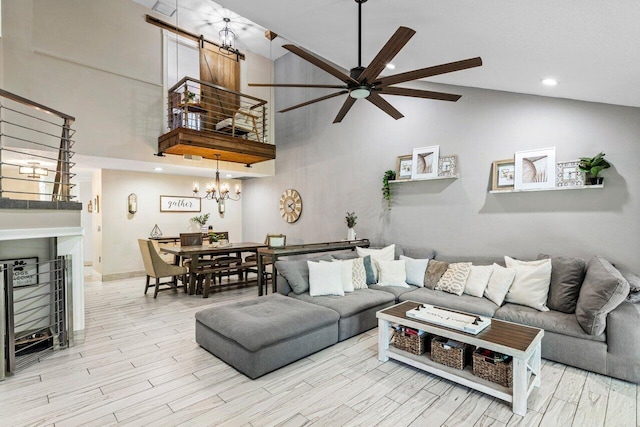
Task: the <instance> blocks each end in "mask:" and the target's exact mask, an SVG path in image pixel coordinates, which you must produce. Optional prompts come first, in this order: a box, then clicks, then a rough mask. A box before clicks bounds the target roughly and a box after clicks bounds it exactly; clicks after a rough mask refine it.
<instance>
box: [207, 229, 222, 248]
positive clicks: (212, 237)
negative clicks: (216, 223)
mask: <svg viewBox="0 0 640 427" xmlns="http://www.w3.org/2000/svg"><path fill="white" fill-rule="evenodd" d="M207 236H208V238H209V244H210V245H213V244H214V243H218V241H219V240H220V239H223V238H224V234H216V233H214V232H213V231H212V230H209V233H208V235H207Z"/></svg>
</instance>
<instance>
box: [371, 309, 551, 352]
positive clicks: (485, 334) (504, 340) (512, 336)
mask: <svg viewBox="0 0 640 427" xmlns="http://www.w3.org/2000/svg"><path fill="white" fill-rule="evenodd" d="M419 305H422V303H419V302H415V301H405V302H402V303H400V304H396V305H394V306H393V307H389V308H387V309H384V310H381V311H379V312H378V314H379V315H380V314H383V315H386V316H385V317H387V316H392V317H395V318H398V320H397V322H398V323H401V324H406V323H407V322H411V323H417V324H421V325H425V328H424V330H426V331H427V332H430V333H434V334H436V335H438V333H437V331H438V330H442V331H443V332H445V333H444V334H443V336H452V335H455V336H463V337H464V338H466V337H468V338H469V339H467V340H465V342H469V343H471V344H473V343H472V342H471V341H478V340H479V341H483V342H486V343H490V344H495V345H496V346H500V347H505V348H508V349H513V350H515V351H518V352H527V351H529V350H530V349H531V348H532V344H533V343H534V342H536V341H537V340H539V339H542V336H543V335H544V331H543V330H542V329H539V328H534V327H531V326H525V325H520V324H517V323H512V322H506V321H503V320H498V319H491V325H490V326H488V327H487V328H486V329H484V330H483V331H481V332H480V333H478V334H477V335H474V334H471V333H468V332H463V331H459V330H457V329H452V328H447V327H445V326H440V325H436V324H434V323H429V322H425V321H422V320H419V319H416V318H413V317H408V316H407V311H409V310H413V309H414V308H416V307H418V306H419ZM441 308H445V309H446V307H441ZM469 314H470V315H471V316H474V315H473V314H471V313H469ZM379 317H380V316H379ZM387 320H390V319H387ZM391 321H392V322H393V320H391ZM405 321H407V322H405ZM406 326H411V325H406ZM434 331H436V332H434Z"/></svg>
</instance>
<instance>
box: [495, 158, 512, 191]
mask: <svg viewBox="0 0 640 427" xmlns="http://www.w3.org/2000/svg"><path fill="white" fill-rule="evenodd" d="M515 181H516V166H515V161H514V160H513V159H504V160H496V161H495V162H493V169H492V177H491V190H493V191H507V190H513V185H514V183H515Z"/></svg>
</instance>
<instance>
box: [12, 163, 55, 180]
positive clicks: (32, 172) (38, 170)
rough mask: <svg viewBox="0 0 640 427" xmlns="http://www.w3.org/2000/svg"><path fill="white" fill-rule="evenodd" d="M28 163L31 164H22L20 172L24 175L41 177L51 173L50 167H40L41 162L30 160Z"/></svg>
mask: <svg viewBox="0 0 640 427" xmlns="http://www.w3.org/2000/svg"><path fill="white" fill-rule="evenodd" d="M27 165H29V166H20V169H19V172H20V174H22V175H27V177H28V178H37V179H40V178H41V177H43V176H47V175H49V169H47V168H43V167H40V163H39V162H28V163H27Z"/></svg>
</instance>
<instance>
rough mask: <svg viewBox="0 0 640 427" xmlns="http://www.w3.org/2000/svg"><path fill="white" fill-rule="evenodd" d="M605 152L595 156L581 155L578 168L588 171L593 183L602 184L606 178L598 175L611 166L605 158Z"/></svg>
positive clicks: (590, 180)
mask: <svg viewBox="0 0 640 427" xmlns="http://www.w3.org/2000/svg"><path fill="white" fill-rule="evenodd" d="M604 156H605V154H604V152H602V151H601V152H600V153H598V154H597V155H596V156H595V157H580V163H579V164H578V168H579V169H580V170H581V171H583V172H586V174H587V177H588V178H589V182H590V183H591V185H600V184H602V182H603V181H604V178H603V177H601V176H598V175H599V174H600V172H602V171H603V170H605V169H608V168H610V167H611V164H610V163H609V162H607V161H606V160H605V159H604Z"/></svg>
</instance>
